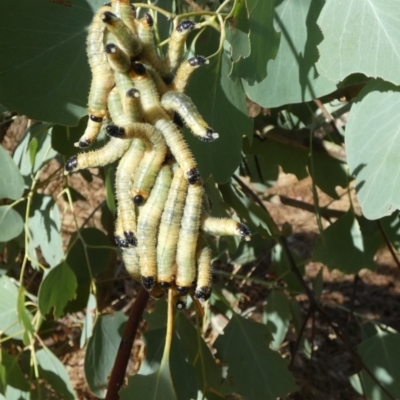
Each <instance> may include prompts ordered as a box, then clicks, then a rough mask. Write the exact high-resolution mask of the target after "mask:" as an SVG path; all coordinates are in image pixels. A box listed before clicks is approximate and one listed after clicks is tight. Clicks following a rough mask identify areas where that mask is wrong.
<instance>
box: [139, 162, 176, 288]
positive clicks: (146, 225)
mask: <svg viewBox="0 0 400 400" xmlns="http://www.w3.org/2000/svg"><path fill="white" fill-rule="evenodd" d="M170 186H171V167H170V166H169V165H164V166H163V167H162V168H161V170H160V172H159V173H158V175H157V179H156V181H155V183H154V187H153V190H152V191H151V194H150V196H149V198H148V200H147V202H146V204H145V205H144V206H143V208H142V209H141V211H140V214H139V218H138V225H137V239H138V251H139V258H140V270H141V275H142V284H143V286H144V288H145V289H147V290H148V291H150V290H152V288H153V287H154V285H155V283H156V277H157V263H156V260H157V259H156V238H157V227H158V224H159V222H160V218H161V214H162V211H163V208H164V204H165V201H166V199H167V196H168V191H169V188H170Z"/></svg>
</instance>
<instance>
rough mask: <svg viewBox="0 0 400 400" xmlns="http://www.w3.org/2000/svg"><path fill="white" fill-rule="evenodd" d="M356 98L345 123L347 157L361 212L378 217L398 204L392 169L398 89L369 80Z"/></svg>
mask: <svg viewBox="0 0 400 400" xmlns="http://www.w3.org/2000/svg"><path fill="white" fill-rule="evenodd" d="M357 100H358V102H356V103H355V104H354V105H353V107H352V108H351V111H350V115H349V120H348V123H347V126H346V135H345V142H346V153H347V161H348V163H349V167H350V171H351V173H352V174H353V175H355V176H356V191H357V197H358V200H359V202H360V205H361V208H362V211H363V214H364V215H365V217H367V218H368V219H378V218H380V217H383V216H386V215H390V214H391V213H392V212H393V211H395V210H396V209H399V208H400V190H399V187H400V177H399V176H398V175H397V174H394V173H393V171H396V170H397V168H398V154H399V150H400V115H399V113H398V112H397V109H398V107H399V106H400V89H399V88H397V87H395V86H393V85H390V84H388V83H385V82H382V81H372V82H369V83H368V84H367V85H366V86H365V87H364V89H363V90H362V91H361V93H360V94H359V96H358V97H357ZM360 100H361V101H360Z"/></svg>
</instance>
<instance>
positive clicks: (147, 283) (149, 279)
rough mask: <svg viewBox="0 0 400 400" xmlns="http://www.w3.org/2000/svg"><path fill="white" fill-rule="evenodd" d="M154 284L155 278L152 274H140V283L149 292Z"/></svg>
mask: <svg viewBox="0 0 400 400" xmlns="http://www.w3.org/2000/svg"><path fill="white" fill-rule="evenodd" d="M155 284H156V280H155V278H154V276H142V285H143V287H144V288H145V289H146V290H147V291H149V292H150V290H151V289H153V287H154V285H155Z"/></svg>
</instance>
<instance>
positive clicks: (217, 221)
mask: <svg viewBox="0 0 400 400" xmlns="http://www.w3.org/2000/svg"><path fill="white" fill-rule="evenodd" d="M200 229H201V230H202V231H204V232H206V233H208V234H210V235H214V236H240V237H242V238H244V239H245V240H246V241H249V240H250V236H251V232H250V230H249V228H248V227H247V226H246V225H245V224H242V223H241V222H238V221H235V220H234V219H231V218H214V217H210V216H208V215H207V214H203V215H202V217H201V225H200Z"/></svg>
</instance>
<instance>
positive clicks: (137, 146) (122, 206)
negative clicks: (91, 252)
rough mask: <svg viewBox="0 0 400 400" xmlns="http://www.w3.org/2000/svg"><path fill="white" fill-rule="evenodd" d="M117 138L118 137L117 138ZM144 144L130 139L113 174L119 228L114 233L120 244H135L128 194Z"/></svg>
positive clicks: (131, 204) (134, 220)
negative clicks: (128, 145) (127, 147)
mask: <svg viewBox="0 0 400 400" xmlns="http://www.w3.org/2000/svg"><path fill="white" fill-rule="evenodd" d="M117 140H118V139H117ZM145 149H146V146H145V144H144V143H143V142H142V141H141V140H139V139H134V140H132V142H131V144H130V147H129V149H128V150H127V151H126V153H125V154H124V155H123V156H122V158H121V160H120V162H119V164H118V167H117V171H116V174H115V193H116V197H117V205H118V215H117V221H118V225H120V230H119V232H118V236H117V233H115V241H116V243H117V245H118V246H120V247H127V246H121V244H125V242H126V244H127V245H131V246H136V244H137V241H136V210H135V205H134V204H133V202H132V199H131V194H130V186H131V180H132V175H133V173H134V171H135V169H136V168H137V166H138V165H139V163H140V160H141V159H142V157H143V154H144V152H145Z"/></svg>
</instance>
